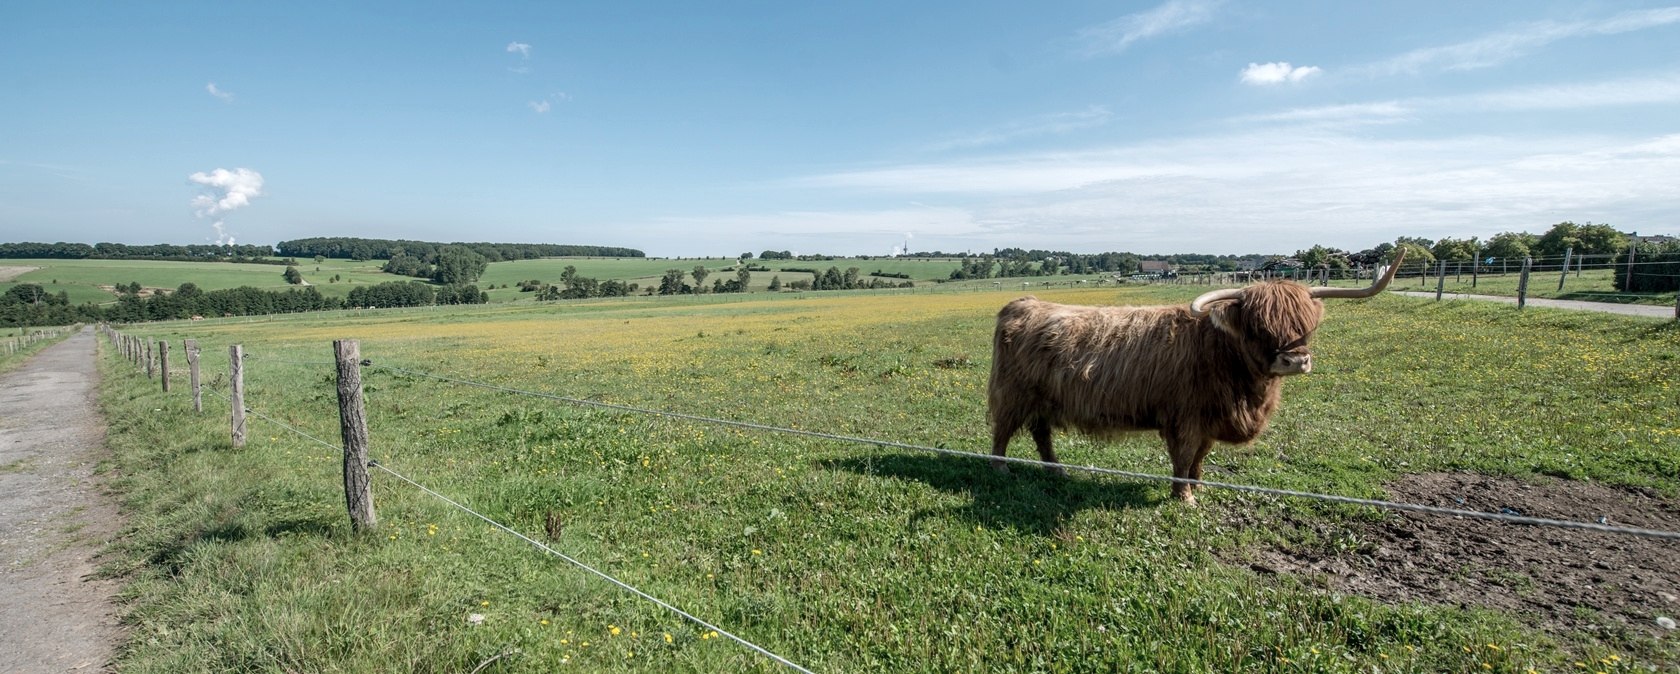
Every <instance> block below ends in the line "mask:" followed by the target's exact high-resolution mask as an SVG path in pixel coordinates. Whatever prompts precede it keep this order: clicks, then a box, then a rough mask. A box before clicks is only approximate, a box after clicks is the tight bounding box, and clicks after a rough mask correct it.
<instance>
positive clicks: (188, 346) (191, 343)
mask: <svg viewBox="0 0 1680 674" xmlns="http://www.w3.org/2000/svg"><path fill="white" fill-rule="evenodd" d="M181 350H182V351H185V352H187V381H188V383H190V384H192V394H193V411H194V412H199V413H202V412H204V389H203V388H202V387H200V386H199V385H198V340H196V339H188V340H183V341H182V342H181Z"/></svg>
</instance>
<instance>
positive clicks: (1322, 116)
mask: <svg viewBox="0 0 1680 674" xmlns="http://www.w3.org/2000/svg"><path fill="white" fill-rule="evenodd" d="M1413 113H1414V111H1413V110H1412V108H1410V107H1408V105H1407V104H1406V103H1402V102H1400V101H1381V102H1377V103H1350V104H1345V105H1321V106H1317V107H1311V108H1291V109H1289V110H1285V111H1283V112H1268V113H1261V114H1254V115H1244V116H1242V117H1238V118H1236V121H1240V122H1304V123H1311V124H1326V125H1342V124H1372V123H1377V124H1384V123H1389V122H1393V121H1397V120H1400V119H1403V118H1406V117H1409V116H1411V115H1412V114H1413Z"/></svg>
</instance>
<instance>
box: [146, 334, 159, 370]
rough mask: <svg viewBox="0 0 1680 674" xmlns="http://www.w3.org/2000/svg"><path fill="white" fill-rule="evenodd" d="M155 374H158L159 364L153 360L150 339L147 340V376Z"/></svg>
mask: <svg viewBox="0 0 1680 674" xmlns="http://www.w3.org/2000/svg"><path fill="white" fill-rule="evenodd" d="M155 376H157V366H156V364H155V363H154V362H153V361H152V343H151V342H149V341H148V342H146V378H147V379H151V378H152V377H155Z"/></svg>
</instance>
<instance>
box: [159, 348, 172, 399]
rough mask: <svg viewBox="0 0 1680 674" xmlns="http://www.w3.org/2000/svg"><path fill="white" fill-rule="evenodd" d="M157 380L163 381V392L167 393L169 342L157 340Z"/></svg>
mask: <svg viewBox="0 0 1680 674" xmlns="http://www.w3.org/2000/svg"><path fill="white" fill-rule="evenodd" d="M158 378H159V379H162V380H163V392H164V393H168V392H169V340H166V339H160V340H158Z"/></svg>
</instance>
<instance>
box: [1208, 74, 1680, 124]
mask: <svg viewBox="0 0 1680 674" xmlns="http://www.w3.org/2000/svg"><path fill="white" fill-rule="evenodd" d="M1676 103H1680V72H1674V73H1663V74H1656V75H1643V76H1636V77H1626V78H1622V79H1616V80H1609V81H1605V82H1575V83H1565V84H1547V85H1537V86H1526V87H1512V88H1509V89H1501V90H1498V91H1488V92H1481V93H1474V94H1461V95H1456V96H1424V97H1414V98H1405V99H1396V100H1389V101H1375V102H1368V103H1348V104H1339V105H1324V106H1316V107H1307V108H1292V109H1289V110H1284V111H1281V112H1268V113H1259V114H1252V115H1243V116H1240V117H1237V118H1235V119H1234V120H1233V121H1236V122H1282V123H1301V124H1311V125H1319V126H1348V125H1362V124H1387V123H1392V122H1397V121H1403V120H1410V119H1416V118H1420V117H1423V116H1425V115H1432V114H1455V113H1464V112H1487V111H1500V112H1523V111H1536V110H1580V109H1589V108H1608V107H1618V106H1625V105H1652V104H1676Z"/></svg>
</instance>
